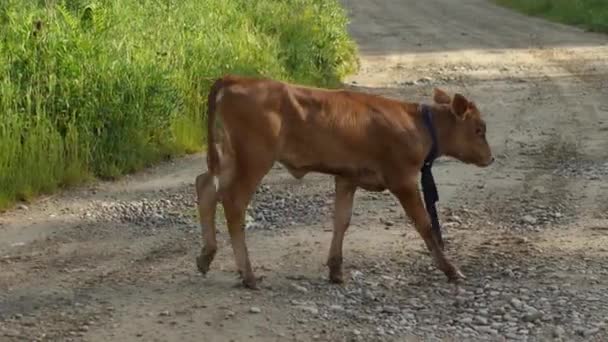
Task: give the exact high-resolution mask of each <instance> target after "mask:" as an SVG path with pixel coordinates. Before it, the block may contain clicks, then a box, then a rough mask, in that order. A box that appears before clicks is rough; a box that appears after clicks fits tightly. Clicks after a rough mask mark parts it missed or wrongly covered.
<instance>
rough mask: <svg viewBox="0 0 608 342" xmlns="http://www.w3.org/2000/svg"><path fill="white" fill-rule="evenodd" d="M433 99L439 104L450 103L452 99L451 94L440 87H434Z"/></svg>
mask: <svg viewBox="0 0 608 342" xmlns="http://www.w3.org/2000/svg"><path fill="white" fill-rule="evenodd" d="M433 100H434V101H435V103H437V104H449V103H450V102H451V101H452V99H451V98H450V95H448V94H447V93H446V92H445V91H443V90H441V89H439V88H434V89H433Z"/></svg>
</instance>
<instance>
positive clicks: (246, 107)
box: [196, 75, 494, 288]
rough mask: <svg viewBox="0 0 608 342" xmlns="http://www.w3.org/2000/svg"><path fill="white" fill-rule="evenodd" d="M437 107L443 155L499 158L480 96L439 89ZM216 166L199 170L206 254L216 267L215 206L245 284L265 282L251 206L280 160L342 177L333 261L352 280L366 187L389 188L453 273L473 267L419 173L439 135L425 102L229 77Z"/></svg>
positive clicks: (211, 154)
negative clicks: (356, 223)
mask: <svg viewBox="0 0 608 342" xmlns="http://www.w3.org/2000/svg"><path fill="white" fill-rule="evenodd" d="M434 101H435V103H434V104H432V105H430V106H431V107H430V108H431V111H432V113H433V116H432V121H433V125H434V128H435V130H436V133H437V140H438V152H439V155H446V156H450V157H454V158H456V159H458V160H460V161H462V162H465V163H470V164H475V165H477V166H480V167H485V166H488V165H490V164H491V163H492V162H493V160H494V158H493V157H492V153H491V151H490V147H489V145H488V143H487V141H486V137H485V132H486V127H485V122H484V121H483V120H482V118H481V116H480V113H479V110H478V109H477V107H476V106H475V104H474V103H473V102H470V101H468V100H467V99H466V98H465V97H464V96H462V95H460V94H456V95H454V96H453V97H452V98H450V96H448V95H447V94H446V93H445V92H443V91H442V90H439V89H435V93H434ZM216 111H219V112H220V113H221V115H222V119H223V120H222V123H223V129H222V131H223V137H222V139H221V144H218V145H216V144H215V143H214V141H215V138H214V128H213V127H214V126H215V114H216ZM207 128H208V139H209V151H208V155H207V163H208V169H209V170H208V171H207V172H205V173H203V174H201V175H199V176H198V177H197V178H196V190H197V195H198V209H199V218H200V222H201V226H202V230H203V243H204V246H203V248H202V250H201V254H200V256H199V257H198V258H197V266H198V269H199V270H200V271H201V272H202V273H203V274H206V273H207V272H208V270H209V265H210V264H211V261H212V260H213V257H214V256H215V253H216V250H217V242H216V238H215V231H216V228H215V211H216V205H217V203H218V201H221V202H222V204H223V206H224V212H225V216H226V220H227V225H228V230H229V233H230V238H231V243H232V248H233V250H234V256H235V260H236V265H237V268H238V270H239V273H240V275H241V277H242V279H243V284H244V285H245V286H247V287H249V288H256V278H255V276H254V274H253V271H252V269H251V263H250V261H249V255H248V252H247V246H246V244H245V232H244V218H245V210H246V208H247V206H248V204H249V201H250V200H251V198H252V196H253V194H254V192H255V190H256V188H257V186H258V184H259V183H260V181H261V180H262V178H263V177H264V176H265V175H266V173H268V171H269V170H270V169H271V167H272V165H273V163H275V162H279V163H281V164H282V165H284V166H285V167H286V168H287V170H288V171H289V172H290V173H291V175H293V176H294V177H296V178H298V179H300V178H302V177H304V175H306V174H307V173H309V172H320V173H325V174H330V175H333V176H334V177H335V191H336V194H335V202H334V206H335V213H334V223H333V225H334V231H333V237H332V241H331V247H330V249H329V258H328V261H327V266H328V267H329V278H330V280H331V281H332V282H336V283H340V282H342V281H343V280H342V243H343V240H344V233H345V231H346V229H347V228H348V226H349V222H350V218H351V212H352V207H353V198H354V195H355V191H356V189H357V188H358V187H360V188H363V189H366V190H369V191H384V190H385V189H388V190H389V191H390V192H391V193H392V194H394V195H395V196H396V197H397V199H398V200H399V202H400V203H401V205H402V206H403V208H404V210H405V212H406V213H407V215H408V216H409V217H410V219H411V220H412V221H413V223H414V225H415V226H416V229H417V231H418V233H420V236H422V238H423V239H424V242H425V243H426V246H427V248H428V249H429V250H430V252H431V254H432V256H433V258H434V260H435V261H436V263H437V265H438V268H439V269H441V270H442V271H443V272H444V273H445V274H446V276H447V277H448V280H450V281H457V280H458V279H461V278H464V275H463V274H462V273H461V272H460V271H459V270H458V268H457V267H455V266H454V265H453V264H452V263H451V262H450V261H449V260H448V259H447V258H446V256H445V255H444V253H443V250H442V249H441V248H440V247H439V245H438V241H437V237H436V236H435V235H434V234H433V233H432V232H431V222H430V219H429V216H428V214H427V212H426V211H425V207H424V205H423V202H422V199H421V196H420V193H419V190H418V187H417V179H418V175H419V172H420V169H421V167H422V165H423V161H424V159H425V157H426V155H427V154H428V153H429V150H430V148H431V136H430V134H429V130H428V128H427V127H426V126H425V125H424V123H423V121H422V117H421V112H420V105H419V104H417V103H411V102H403V101H397V100H393V99H388V98H384V97H381V96H375V95H370V94H365V93H360V92H354V91H347V90H326V89H318V88H311V87H304V86H298V85H293V84H287V83H284V82H278V81H274V80H268V79H254V78H245V77H239V76H232V75H229V76H225V77H223V78H221V79H219V80H217V81H216V82H215V83H214V84H213V86H212V88H211V91H210V93H209V101H208V127H207Z"/></svg>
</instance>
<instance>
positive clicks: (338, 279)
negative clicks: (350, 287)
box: [329, 272, 344, 284]
mask: <svg viewBox="0 0 608 342" xmlns="http://www.w3.org/2000/svg"><path fill="white" fill-rule="evenodd" d="M329 282H330V283H332V284H344V277H343V276H342V272H330V273H329Z"/></svg>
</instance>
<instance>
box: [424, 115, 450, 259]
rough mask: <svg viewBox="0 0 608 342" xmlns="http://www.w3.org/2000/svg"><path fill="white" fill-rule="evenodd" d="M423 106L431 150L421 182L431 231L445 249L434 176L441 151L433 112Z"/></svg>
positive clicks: (425, 161) (440, 246)
mask: <svg viewBox="0 0 608 342" xmlns="http://www.w3.org/2000/svg"><path fill="white" fill-rule="evenodd" d="M421 107H422V108H421V111H422V118H423V121H424V125H425V126H426V128H427V130H428V131H429V134H430V135H431V150H430V151H429V154H428V155H427V156H426V158H425V159H424V165H422V169H421V170H420V172H421V173H422V174H421V177H420V183H422V193H423V195H424V206H425V207H426V211H427V212H428V214H429V216H430V219H431V228H432V229H431V231H432V235H433V238H434V239H435V242H436V243H437V244H438V245H439V248H440V249H441V250H443V248H444V244H443V238H442V236H441V225H440V224H439V218H438V216H437V208H436V207H435V203H436V202H437V201H439V193H438V192H437V186H436V184H435V179H434V178H433V172H432V167H433V162H434V161H435V159H437V157H438V153H439V152H438V147H437V132H436V131H435V126H434V125H433V113H432V112H431V109H430V108H429V106H428V105H424V104H423V105H422V106H421Z"/></svg>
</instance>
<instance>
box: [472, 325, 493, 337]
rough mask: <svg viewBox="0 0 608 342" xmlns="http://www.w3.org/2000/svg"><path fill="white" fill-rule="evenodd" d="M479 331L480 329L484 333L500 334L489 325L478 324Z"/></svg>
mask: <svg viewBox="0 0 608 342" xmlns="http://www.w3.org/2000/svg"><path fill="white" fill-rule="evenodd" d="M475 329H476V330H477V331H479V332H480V333H484V334H490V335H498V331H496V330H494V329H492V328H490V327H487V326H478V327H477V328H475Z"/></svg>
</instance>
